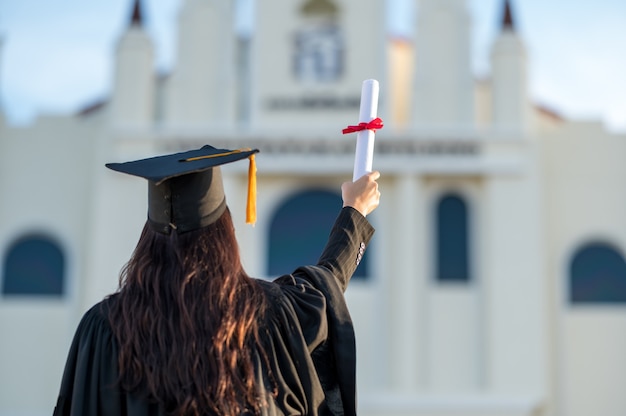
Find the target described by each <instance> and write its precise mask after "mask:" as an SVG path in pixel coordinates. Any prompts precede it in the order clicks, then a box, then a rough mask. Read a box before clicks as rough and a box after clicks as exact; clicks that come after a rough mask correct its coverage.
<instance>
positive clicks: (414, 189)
mask: <svg viewBox="0 0 626 416" xmlns="http://www.w3.org/2000/svg"><path fill="white" fill-rule="evenodd" d="M390 197H391V198H389V199H388V200H387V202H386V204H390V209H389V215H387V218H388V220H389V223H388V224H387V226H388V227H389V229H390V230H392V232H391V233H387V234H386V235H387V238H388V239H389V241H385V242H383V244H381V245H384V247H385V250H386V252H385V256H386V257H387V258H388V259H390V261H389V262H388V264H389V271H388V273H387V275H386V276H384V278H385V279H386V282H385V283H384V284H385V287H386V288H387V289H386V291H387V293H388V299H387V311H388V317H389V323H388V325H389V329H388V331H389V332H388V333H389V337H388V348H387V350H388V351H389V358H388V359H389V369H390V370H389V371H390V374H389V381H390V386H389V387H390V389H391V391H392V392H394V393H406V394H410V393H413V392H415V391H416V390H417V389H418V388H419V386H420V382H421V380H420V379H421V377H422V376H423V374H424V372H425V371H424V370H425V363H424V358H425V351H424V348H423V343H422V342H421V341H422V340H423V332H424V312H425V310H424V309H425V304H424V303H425V302H424V285H425V283H426V274H427V269H426V259H425V245H426V241H425V239H426V236H427V234H428V233H427V220H426V213H425V212H424V209H423V204H421V203H419V201H421V200H422V190H421V185H420V181H419V180H418V179H417V177H416V176H414V175H413V174H405V175H402V176H399V177H398V178H396V180H395V183H394V187H393V193H392V194H391V195H390Z"/></svg>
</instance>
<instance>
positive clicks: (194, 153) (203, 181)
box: [106, 145, 259, 234]
mask: <svg viewBox="0 0 626 416" xmlns="http://www.w3.org/2000/svg"><path fill="white" fill-rule="evenodd" d="M258 152H259V150H258V149H237V150H228V149H216V148H215V147H213V146H209V145H206V146H203V147H202V148H200V149H196V150H190V151H187V152H181V153H174V154H170V155H165V156H157V157H152V158H148V159H141V160H135V161H132V162H126V163H107V164H106V167H108V168H109V169H113V170H115V171H118V172H122V173H127V174H129V175H134V176H139V177H142V178H145V179H147V180H148V223H149V224H150V225H151V227H152V228H153V229H154V230H155V231H157V232H160V233H162V234H169V233H170V231H171V230H172V229H174V230H176V231H177V232H178V233H179V234H180V233H184V232H187V231H191V230H195V229H198V228H202V227H206V226H207V225H209V224H212V223H214V222H215V221H217V219H218V218H219V217H220V216H221V215H222V213H224V211H225V210H226V197H225V195H224V185H223V183H222V174H221V170H220V168H219V167H220V165H224V164H226V163H231V162H235V161H238V160H241V159H245V158H248V159H249V160H250V166H249V169H248V205H247V208H246V222H247V223H249V224H250V223H251V224H254V222H255V221H256V164H255V160H254V155H255V153H258Z"/></svg>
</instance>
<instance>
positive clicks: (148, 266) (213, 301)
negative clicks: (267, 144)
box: [54, 146, 380, 416]
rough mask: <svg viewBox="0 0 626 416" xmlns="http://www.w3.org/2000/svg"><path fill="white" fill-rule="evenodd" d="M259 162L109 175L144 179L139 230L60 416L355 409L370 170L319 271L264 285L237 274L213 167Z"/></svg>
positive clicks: (155, 167) (218, 152)
mask: <svg viewBox="0 0 626 416" xmlns="http://www.w3.org/2000/svg"><path fill="white" fill-rule="evenodd" d="M256 152H257V150H235V151H231V150H225V149H215V148H213V147H210V146H205V147H203V148H201V149H197V150H193V151H189V152H184V153H178V154H174V155H167V156H161V157H157V158H150V159H143V160H140V161H134V162H128V163H124V164H109V165H107V166H108V167H110V168H111V169H114V170H117V171H121V172H124V173H129V174H132V175H137V176H142V177H145V178H147V179H148V183H149V192H148V193H149V204H148V220H147V222H146V225H145V227H144V229H143V232H142V234H141V237H140V239H139V242H138V244H137V247H136V249H135V251H134V253H133V255H132V257H131V259H130V261H129V262H128V264H127V265H126V267H125V269H124V271H123V273H122V276H121V278H120V288H119V290H118V291H117V292H116V293H115V294H113V295H111V296H109V297H107V298H106V299H105V300H103V301H102V302H100V303H98V304H97V305H95V306H94V307H92V308H91V309H90V310H89V311H88V312H87V313H86V314H85V316H84V317H83V319H82V321H81V323H80V324H79V327H78V329H77V331H76V335H75V337H74V340H73V343H72V346H71V348H70V352H69V357H68V360H67V364H66V368H65V372H64V375H63V380H62V383H61V391H60V394H59V398H58V401H57V406H56V408H55V413H54V414H55V415H73V416H78V415H83V416H84V415H103V416H104V415H129V416H148V415H242V414H245V415H336V414H342V415H343V414H345V415H354V414H355V413H356V409H355V351H354V333H353V329H352V323H351V320H350V316H349V313H348V310H347V307H346V304H345V301H344V298H343V291H344V290H345V289H346V286H347V284H348V281H349V279H350V277H351V275H352V273H353V272H354V270H355V269H356V266H357V265H358V262H359V261H360V259H361V256H362V254H363V251H364V249H365V247H366V245H367V243H368V242H369V240H370V239H371V237H372V235H373V232H374V230H373V228H372V227H371V225H370V224H369V223H368V221H367V220H366V219H365V216H366V215H367V214H369V213H370V212H371V211H372V210H374V209H375V208H376V207H377V206H378V202H379V198H380V193H379V192H378V185H377V183H376V180H377V179H378V177H379V174H378V172H374V173H371V174H368V175H366V176H364V177H362V178H361V179H359V180H358V181H356V182H354V183H352V182H346V183H344V184H343V185H342V198H343V208H342V209H341V211H340V213H339V216H338V218H337V220H336V222H335V225H334V226H333V228H332V230H331V232H330V237H329V240H328V244H327V245H326V247H325V248H324V250H323V252H322V255H321V257H320V259H319V261H318V264H317V265H315V266H305V267H301V268H298V269H297V270H295V271H294V272H293V273H291V274H289V275H285V276H282V277H280V278H278V279H276V280H275V281H273V282H267V281H263V280H257V279H252V278H250V277H249V276H248V275H247V274H246V273H245V271H244V270H243V268H242V266H241V262H240V258H239V250H238V246H237V241H236V239H235V232H234V227H233V223H232V220H231V216H230V212H229V210H228V208H227V206H226V202H225V198H224V191H223V185H222V179H221V173H220V168H219V165H221V164H224V163H229V162H233V161H236V160H240V159H243V158H249V159H250V160H251V162H253V161H254V154H255V153H256ZM252 170H253V169H252ZM250 177H251V179H253V175H252V174H251V176H250Z"/></svg>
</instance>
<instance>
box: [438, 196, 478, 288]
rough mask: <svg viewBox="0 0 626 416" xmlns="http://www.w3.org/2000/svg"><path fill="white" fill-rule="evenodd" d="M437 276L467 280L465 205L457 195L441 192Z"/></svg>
mask: <svg viewBox="0 0 626 416" xmlns="http://www.w3.org/2000/svg"><path fill="white" fill-rule="evenodd" d="M436 224H437V234H436V235H437V246H436V247H437V269H436V270H437V275H436V276H437V280H438V281H440V282H467V281H469V280H470V270H469V229H468V215H467V205H466V204H465V201H464V200H463V199H462V198H461V197H459V196H457V195H452V194H448V195H444V196H443V197H442V198H441V199H440V200H439V203H438V204H437V220H436Z"/></svg>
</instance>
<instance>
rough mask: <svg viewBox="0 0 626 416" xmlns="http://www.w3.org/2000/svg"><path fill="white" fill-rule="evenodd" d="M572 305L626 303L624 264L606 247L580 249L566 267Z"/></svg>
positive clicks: (595, 245) (597, 245) (595, 246)
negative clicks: (568, 266) (567, 267)
mask: <svg viewBox="0 0 626 416" xmlns="http://www.w3.org/2000/svg"><path fill="white" fill-rule="evenodd" d="M570 301H571V302H572V303H626V263H624V257H622V255H621V254H620V253H619V252H618V251H617V250H615V249H614V248H613V247H611V246H610V245H608V244H604V243H591V244H587V245H585V246H583V247H581V248H580V249H579V250H578V251H577V252H576V253H575V254H574V257H573V258H572V263H571V265H570Z"/></svg>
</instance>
